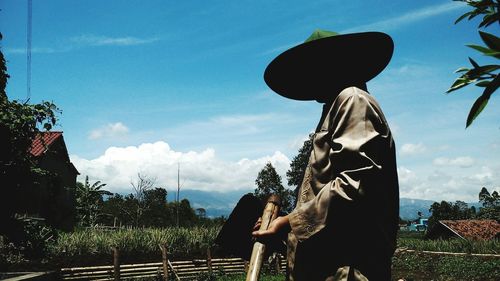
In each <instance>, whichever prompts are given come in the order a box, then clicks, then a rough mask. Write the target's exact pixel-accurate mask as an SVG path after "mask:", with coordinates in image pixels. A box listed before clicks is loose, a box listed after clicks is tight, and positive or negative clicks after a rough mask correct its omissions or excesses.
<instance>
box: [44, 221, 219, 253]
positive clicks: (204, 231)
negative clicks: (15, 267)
mask: <svg viewBox="0 0 500 281" xmlns="http://www.w3.org/2000/svg"><path fill="white" fill-rule="evenodd" d="M219 230H220V227H208V228H206V227H191V228H177V227H172V228H163V229H149V228H145V229H120V230H116V231H102V230H93V229H82V230H78V231H75V232H72V233H62V234H60V235H59V237H58V239H57V241H56V243H55V244H53V245H52V246H51V247H50V256H51V257H52V258H53V259H59V260H61V259H65V258H72V257H91V256H102V255H105V256H109V254H110V253H111V251H112V248H113V247H118V249H119V250H120V253H122V254H124V255H125V256H133V255H137V256H147V255H150V256H151V255H153V256H157V255H160V256H161V254H160V253H161V251H160V245H167V248H168V252H169V254H170V255H172V256H197V255H202V254H204V253H205V252H206V249H207V248H208V246H209V245H212V244H213V241H214V240H215V237H216V236H217V234H218V232H219Z"/></svg>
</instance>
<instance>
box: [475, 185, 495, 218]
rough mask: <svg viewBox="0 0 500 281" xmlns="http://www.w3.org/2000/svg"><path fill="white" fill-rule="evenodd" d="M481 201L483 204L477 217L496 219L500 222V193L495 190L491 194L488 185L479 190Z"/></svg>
mask: <svg viewBox="0 0 500 281" xmlns="http://www.w3.org/2000/svg"><path fill="white" fill-rule="evenodd" d="M479 202H480V203H481V204H482V205H483V207H482V208H480V209H479V212H478V214H477V217H478V218H480V219H494V220H497V221H499V222H500V195H499V194H498V192H496V191H493V192H492V193H491V194H490V192H489V191H488V189H486V187H483V188H481V191H479Z"/></svg>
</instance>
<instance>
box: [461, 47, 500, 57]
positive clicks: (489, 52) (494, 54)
mask: <svg viewBox="0 0 500 281" xmlns="http://www.w3.org/2000/svg"><path fill="white" fill-rule="evenodd" d="M466 46H467V47H469V48H472V49H474V50H476V51H479V52H481V53H483V55H485V56H491V57H495V58H500V51H494V50H492V49H490V48H486V47H483V46H479V45H472V44H470V45H466Z"/></svg>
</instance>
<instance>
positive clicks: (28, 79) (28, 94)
mask: <svg viewBox="0 0 500 281" xmlns="http://www.w3.org/2000/svg"><path fill="white" fill-rule="evenodd" d="M31 34H32V0H28V24H27V32H26V102H28V101H29V100H30V98H31Z"/></svg>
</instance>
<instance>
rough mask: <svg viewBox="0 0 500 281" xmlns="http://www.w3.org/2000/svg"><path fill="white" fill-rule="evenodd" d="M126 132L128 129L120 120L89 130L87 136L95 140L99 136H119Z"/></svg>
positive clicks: (99, 137)
mask: <svg viewBox="0 0 500 281" xmlns="http://www.w3.org/2000/svg"><path fill="white" fill-rule="evenodd" d="M128 132H129V129H128V128H127V126H125V125H123V123H122V122H117V123H109V124H107V125H106V126H103V127H101V128H98V129H94V130H92V131H90V133H89V135H88V138H89V139H90V140H97V139H101V138H113V137H120V136H124V135H126V134H127V133H128Z"/></svg>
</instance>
